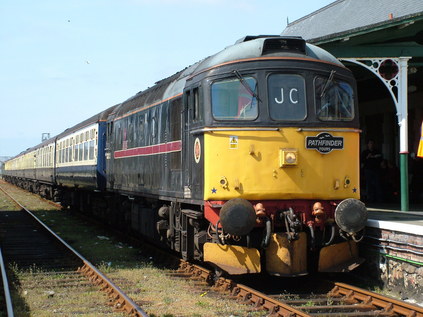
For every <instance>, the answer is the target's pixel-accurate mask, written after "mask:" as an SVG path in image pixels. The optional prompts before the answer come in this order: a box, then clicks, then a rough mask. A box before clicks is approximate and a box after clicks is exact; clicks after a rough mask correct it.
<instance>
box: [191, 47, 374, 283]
mask: <svg viewBox="0 0 423 317" xmlns="http://www.w3.org/2000/svg"><path fill="white" fill-rule="evenodd" d="M284 43H285V45H288V44H286V43H287V42H286V41H285V42H284ZM299 44H300V42H299V41H297V42H295V41H294V42H293V44H292V45H294V46H295V45H299ZM265 46H266V43H264V44H263V47H265ZM288 46H289V45H288ZM291 49H292V47H291ZM306 50H307V49H306V47H304V52H305V51H306ZM203 83H206V85H205V87H207V89H205V90H204V91H205V92H204V95H205V98H204V99H205V105H210V115H211V120H210V122H213V123H212V124H209V125H208V126H205V127H203V128H200V129H197V130H195V131H192V132H191V135H192V140H193V148H194V149H193V156H194V164H200V163H203V164H204V167H203V173H204V181H203V188H202V192H203V193H204V197H203V199H204V202H205V203H204V216H205V218H206V219H207V221H208V222H209V229H208V237H209V240H208V241H209V242H207V243H205V244H204V251H203V252H204V260H205V261H207V262H210V263H213V264H214V265H216V266H218V267H220V268H221V269H223V270H225V271H227V272H229V273H230V274H242V273H258V272H261V271H264V270H265V271H267V272H269V273H270V274H274V275H281V276H298V275H302V274H307V273H309V272H312V271H320V272H329V271H348V270H351V269H353V268H354V267H356V266H358V265H359V264H360V263H361V260H360V258H359V257H358V250H357V245H356V242H357V241H358V240H359V239H360V237H361V236H362V231H363V228H364V226H365V222H366V218H367V214H366V208H365V207H364V205H363V204H362V203H361V202H360V201H359V198H360V188H359V182H360V180H359V130H358V114H357V103H356V92H355V82H354V79H353V78H352V76H351V73H350V72H349V71H348V70H347V69H346V68H344V67H343V66H342V65H341V64H340V63H337V62H335V61H332V60H331V61H328V60H324V59H318V58H316V57H313V58H310V57H306V56H304V55H302V54H298V52H294V53H293V52H292V50H291V51H290V52H288V53H286V51H284V52H283V53H282V54H281V53H280V52H276V51H273V52H272V53H271V54H268V55H266V56H261V57H258V58H249V59H244V60H236V61H233V62H227V63H222V64H221V65H218V66H216V67H213V68H212V70H209V74H208V76H205V77H204V78H203ZM202 156H203V157H202Z"/></svg>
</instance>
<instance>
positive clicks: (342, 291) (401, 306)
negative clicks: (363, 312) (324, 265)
mask: <svg viewBox="0 0 423 317" xmlns="http://www.w3.org/2000/svg"><path fill="white" fill-rule="evenodd" d="M330 294H331V295H333V296H339V295H342V296H345V297H347V298H349V299H352V300H358V301H360V302H365V303H367V304H371V305H373V306H374V307H378V308H380V309H383V310H384V311H385V312H386V313H392V314H399V315H400V316H409V317H423V307H420V306H417V305H413V304H410V303H407V302H404V301H400V300H397V299H394V298H390V297H387V296H384V295H380V294H377V293H373V292H370V291H366V290H364V289H361V288H358V287H355V286H352V285H347V284H344V283H335V287H334V288H333V289H332V291H330ZM394 316H395V315H394Z"/></svg>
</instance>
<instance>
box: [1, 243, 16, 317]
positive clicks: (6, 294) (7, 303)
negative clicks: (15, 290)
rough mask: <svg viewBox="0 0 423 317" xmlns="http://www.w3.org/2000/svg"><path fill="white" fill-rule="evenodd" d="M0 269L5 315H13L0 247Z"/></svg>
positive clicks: (12, 316)
mask: <svg viewBox="0 0 423 317" xmlns="http://www.w3.org/2000/svg"><path fill="white" fill-rule="evenodd" d="M0 269H1V278H2V281H3V290H4V299H5V301H6V310H7V316H8V317H14V314H13V305H12V296H11V295H10V289H9V282H8V281H7V274H6V268H5V265H4V261H3V254H2V252H1V248H0Z"/></svg>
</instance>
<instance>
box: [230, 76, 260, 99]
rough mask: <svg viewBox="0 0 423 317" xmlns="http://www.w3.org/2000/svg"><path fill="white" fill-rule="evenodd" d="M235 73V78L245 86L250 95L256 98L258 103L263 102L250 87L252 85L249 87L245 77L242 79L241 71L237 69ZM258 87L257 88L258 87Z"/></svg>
mask: <svg viewBox="0 0 423 317" xmlns="http://www.w3.org/2000/svg"><path fill="white" fill-rule="evenodd" d="M233 73H234V74H235V76H236V77H237V78H238V79H239V81H240V82H241V84H242V85H243V86H244V88H245V89H246V90H247V91H248V93H249V94H250V95H251V96H253V97H254V98H256V99H257V100H258V101H261V100H260V98H259V97H258V95H257V94H256V92H255V91H253V90H252V89H251V87H250V85H248V84H247V83H246V82H245V80H244V77H242V75H241V74H240V73H239V71H237V70H236V69H235V70H234V71H233ZM256 87H257V86H256Z"/></svg>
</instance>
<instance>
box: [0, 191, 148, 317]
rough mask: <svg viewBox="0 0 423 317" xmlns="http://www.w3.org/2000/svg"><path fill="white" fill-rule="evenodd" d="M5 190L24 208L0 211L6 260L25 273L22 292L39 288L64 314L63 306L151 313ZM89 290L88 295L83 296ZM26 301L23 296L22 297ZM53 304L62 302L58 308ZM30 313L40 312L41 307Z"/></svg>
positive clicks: (82, 310) (100, 311) (0, 233)
mask: <svg viewBox="0 0 423 317" xmlns="http://www.w3.org/2000/svg"><path fill="white" fill-rule="evenodd" d="M0 189H1V190H2V191H3V192H4V193H5V194H6V195H7V196H8V197H9V198H10V199H11V200H13V201H14V202H15V204H17V205H18V206H19V209H20V210H19V211H2V212H1V213H0V241H1V244H2V249H3V256H4V259H5V262H7V263H9V265H11V266H12V268H11V270H9V271H11V272H12V273H13V274H14V275H17V274H19V275H20V278H19V280H17V282H15V287H18V288H24V290H23V294H24V295H23V296H28V297H29V295H31V294H36V293H38V296H39V297H41V298H45V299H46V303H44V304H43V305H41V306H47V308H46V309H47V310H48V311H49V312H51V313H58V314H60V313H63V309H68V310H67V311H66V313H65V314H94V315H99V316H100V315H108V316H113V315H116V316H122V312H124V313H126V314H127V315H130V316H148V315H147V314H146V313H145V312H144V311H143V310H142V309H141V308H140V307H139V306H138V305H137V304H136V303H135V302H133V301H132V300H131V299H130V298H129V297H127V296H126V295H125V294H124V293H123V292H122V290H121V289H120V288H119V287H117V286H116V285H115V284H113V283H112V282H111V281H110V280H109V279H108V278H107V277H106V276H105V275H104V274H102V273H101V272H100V271H99V270H98V269H97V268H95V267H94V266H93V265H92V264H91V263H90V262H89V261H87V260H86V259H85V258H84V257H82V256H81V255H80V254H79V253H78V252H76V251H75V250H74V249H73V248H72V247H71V246H70V245H68V244H67V243H66V242H65V241H63V240H62V239H61V238H60V237H59V236H57V235H56V234H55V233H54V232H52V231H51V230H50V229H49V228H48V227H47V226H45V225H44V224H43V223H42V222H41V221H40V220H39V219H38V218H37V217H35V215H34V214H33V213H31V212H30V211H29V210H28V209H26V208H25V207H24V206H22V205H20V204H19V202H17V201H16V200H15V199H14V198H13V197H12V196H10V195H9V194H8V193H7V192H6V191H4V190H3V189H2V188H1V187H0ZM23 272H25V273H23ZM12 279H13V277H12ZM93 288H94V289H96V290H98V289H101V290H103V291H104V292H105V294H107V297H108V301H105V298H104V294H103V295H98V296H96V295H94V296H91V293H93ZM97 293H99V292H97ZM99 294H100V293H99ZM85 295H87V297H88V298H87V299H86V300H85V299H84V300H83V297H84V296H85ZM75 296H76V298H75ZM70 298H73V301H72V300H70ZM25 300H26V299H25V298H18V301H21V302H22V301H25ZM55 300H57V301H56V302H55ZM75 301H76V303H78V304H77V305H75ZM54 303H56V304H57V305H58V306H57V307H55V306H54ZM106 304H107V305H106ZM66 305H68V306H74V307H65V306H66ZM84 306H85V307H84ZM109 306H112V307H113V308H114V309H110V307H109ZM113 311H115V313H113ZM31 313H34V315H37V312H32V311H31ZM40 313H41V312H38V314H40ZM44 314H45V313H44Z"/></svg>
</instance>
